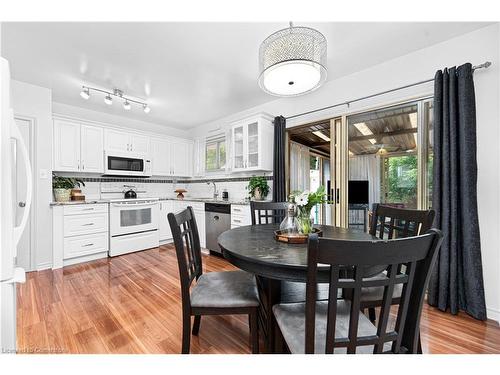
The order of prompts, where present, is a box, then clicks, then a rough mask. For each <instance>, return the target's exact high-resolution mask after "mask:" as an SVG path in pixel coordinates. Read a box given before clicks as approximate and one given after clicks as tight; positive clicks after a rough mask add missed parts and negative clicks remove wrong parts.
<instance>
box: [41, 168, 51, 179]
mask: <svg viewBox="0 0 500 375" xmlns="http://www.w3.org/2000/svg"><path fill="white" fill-rule="evenodd" d="M40 178H43V179H47V178H49V172H48V171H47V170H46V169H40Z"/></svg>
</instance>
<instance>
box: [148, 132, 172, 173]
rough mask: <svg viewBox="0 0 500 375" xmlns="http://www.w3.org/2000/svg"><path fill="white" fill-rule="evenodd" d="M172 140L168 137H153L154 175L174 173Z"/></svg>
mask: <svg viewBox="0 0 500 375" xmlns="http://www.w3.org/2000/svg"><path fill="white" fill-rule="evenodd" d="M171 152H172V151H171V150H170V141H169V140H168V139H166V138H151V158H152V160H153V176H170V175H172V167H171V164H172V161H171Z"/></svg>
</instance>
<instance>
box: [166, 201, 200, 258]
mask: <svg viewBox="0 0 500 375" xmlns="http://www.w3.org/2000/svg"><path fill="white" fill-rule="evenodd" d="M173 202H174V207H173V208H174V211H173V212H174V213H178V212H179V211H182V210H185V209H186V208H187V207H188V206H191V207H193V211H194V217H195V220H196V225H197V227H198V235H199V237H200V246H201V247H203V248H204V247H205V246H206V229H205V203H203V202H196V201H181V200H177V201H173Z"/></svg>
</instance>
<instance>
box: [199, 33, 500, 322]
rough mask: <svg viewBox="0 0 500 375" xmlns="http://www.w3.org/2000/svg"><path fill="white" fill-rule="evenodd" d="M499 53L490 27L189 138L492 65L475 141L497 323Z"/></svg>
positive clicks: (423, 91) (479, 100) (480, 75)
mask: <svg viewBox="0 0 500 375" xmlns="http://www.w3.org/2000/svg"><path fill="white" fill-rule="evenodd" d="M410 42H411V41H410ZM499 47H500V38H499V25H498V24H494V25H491V26H488V27H485V28H482V29H479V30H476V31H474V32H471V33H468V34H464V35H462V36H459V37H457V38H453V39H450V40H448V41H445V42H442V43H439V44H436V45H434V46H431V47H428V48H425V49H422V50H419V51H416V52H413V53H411V54H408V55H405V56H401V57H399V58H396V59H393V60H390V61H387V62H385V63H382V64H379V65H376V66H373V67H371V68H369V69H366V70H363V71H360V72H357V73H354V74H351V75H349V76H346V77H342V78H339V79H337V80H334V81H330V82H328V83H327V84H325V85H324V86H323V87H322V88H320V89H319V90H318V91H316V92H313V93H311V94H309V95H306V96H302V97H297V98H288V99H278V100H274V101H271V102H269V103H266V104H264V105H261V106H258V107H254V108H249V109H248V110H246V111H243V112H239V113H235V114H233V115H231V116H228V117H225V118H223V119H220V120H217V121H212V122H210V123H207V124H203V125H201V126H198V127H196V128H194V131H193V134H194V136H195V137H202V136H204V135H207V134H209V133H208V132H209V131H210V130H211V129H216V128H218V127H221V126H222V127H224V126H226V125H227V124H228V123H229V122H230V121H234V120H237V119H239V118H241V117H244V116H247V115H250V114H252V113H256V112H261V111H264V112H268V113H270V114H273V115H283V116H285V117H287V116H291V115H293V114H296V113H300V112H304V111H309V110H313V109H316V108H321V107H325V106H329V105H332V104H336V103H341V102H344V101H348V100H350V99H355V98H358V97H363V96H366V95H370V94H374V93H377V92H381V91H385V90H388V89H392V88H395V87H399V86H404V85H406V84H409V83H414V82H419V81H423V80H426V79H429V78H433V76H434V73H435V72H436V70H438V69H441V68H443V67H447V66H448V67H451V66H455V65H460V64H463V63H465V62H470V63H472V64H473V65H474V64H481V63H483V62H484V61H491V62H492V63H493V65H492V66H491V67H490V68H488V69H487V70H481V71H477V72H476V73H475V76H474V81H475V88H476V108H477V137H478V140H477V143H478V205H479V222H480V230H481V246H482V261H483V269H484V282H485V289H486V305H487V307H488V316H489V317H490V318H492V319H495V320H497V321H500V254H499V253H500V250H499V245H498V244H499V243H500V218H499V213H500V200H499V187H500V154H499V151H498V144H499V141H500V133H499V130H498V127H499V123H500V119H499V107H500V105H499V104H500V95H499V81H500V78H499ZM332 48H335V46H332ZM432 92H433V86H432V83H429V84H425V85H420V86H418V87H413V88H411V89H405V90H401V91H398V92H395V93H391V94H386V95H383V96H379V97H376V98H372V99H370V100H365V101H363V102H359V103H353V104H352V105H351V106H350V108H347V107H346V106H342V107H339V108H336V109H333V110H329V111H324V112H322V113H319V114H314V115H309V116H304V117H301V118H299V119H295V120H290V121H288V123H287V126H288V127H290V126H294V125H299V124H301V123H306V122H309V121H311V120H319V119H325V118H330V117H333V116H336V115H340V114H347V113H352V112H356V111H359V110H363V109H368V108H372V107H375V106H380V105H386V104H391V103H394V102H396V101H401V100H405V99H409V98H413V97H418V96H424V95H432Z"/></svg>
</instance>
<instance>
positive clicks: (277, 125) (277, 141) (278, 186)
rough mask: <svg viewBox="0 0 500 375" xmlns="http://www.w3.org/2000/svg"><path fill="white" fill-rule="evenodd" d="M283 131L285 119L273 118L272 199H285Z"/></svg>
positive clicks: (276, 200)
mask: <svg viewBox="0 0 500 375" xmlns="http://www.w3.org/2000/svg"><path fill="white" fill-rule="evenodd" d="M285 131H286V120H285V118H284V117H283V116H278V117H275V118H274V151H273V152H274V162H273V201H274V202H285V201H286V183H285V137H286V135H285Z"/></svg>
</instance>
